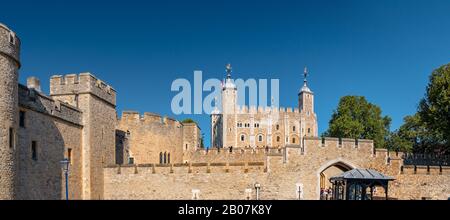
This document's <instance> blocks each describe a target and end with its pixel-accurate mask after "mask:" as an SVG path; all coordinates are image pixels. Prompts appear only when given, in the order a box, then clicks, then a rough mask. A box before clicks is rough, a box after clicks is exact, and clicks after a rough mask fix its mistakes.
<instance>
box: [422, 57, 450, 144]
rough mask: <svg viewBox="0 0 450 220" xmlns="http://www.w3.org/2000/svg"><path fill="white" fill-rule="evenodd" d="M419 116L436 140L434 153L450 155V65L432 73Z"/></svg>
mask: <svg viewBox="0 0 450 220" xmlns="http://www.w3.org/2000/svg"><path fill="white" fill-rule="evenodd" d="M418 114H419V115H420V118H421V120H422V122H423V123H424V126H425V127H426V128H427V130H428V131H429V132H430V133H431V134H432V136H433V137H434V138H435V139H434V141H433V142H434V143H435V144H436V145H435V147H434V151H438V152H441V153H450V140H449V139H450V63H449V64H446V65H443V66H441V67H439V68H438V69H436V70H434V71H433V72H432V73H431V76H430V81H429V83H428V86H427V89H426V94H425V97H424V98H423V99H422V100H421V101H420V104H419V108H418Z"/></svg>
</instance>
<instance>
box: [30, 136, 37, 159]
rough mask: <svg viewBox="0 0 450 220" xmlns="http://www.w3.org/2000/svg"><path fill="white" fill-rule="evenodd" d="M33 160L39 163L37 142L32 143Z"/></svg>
mask: <svg viewBox="0 0 450 220" xmlns="http://www.w3.org/2000/svg"><path fill="white" fill-rule="evenodd" d="M31 159H32V160H34V161H37V159H38V155H37V143H36V141H31Z"/></svg>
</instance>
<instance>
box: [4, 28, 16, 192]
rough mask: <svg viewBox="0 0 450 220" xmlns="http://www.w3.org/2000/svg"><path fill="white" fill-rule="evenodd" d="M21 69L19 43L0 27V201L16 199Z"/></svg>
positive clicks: (8, 31)
mask: <svg viewBox="0 0 450 220" xmlns="http://www.w3.org/2000/svg"><path fill="white" fill-rule="evenodd" d="M19 68H20V40H19V38H18V37H17V36H16V34H15V33H14V32H13V31H12V30H11V29H9V28H8V27H6V26H5V25H3V24H1V23H0V79H1V83H0V122H1V123H0V199H14V198H15V197H16V190H15V189H14V186H15V185H16V180H17V174H16V173H17V170H16V168H17V167H16V166H17V165H16V164H17V163H16V162H17V145H16V139H17V128H18V126H17V120H18V87H17V80H18V77H19V73H18V69H19Z"/></svg>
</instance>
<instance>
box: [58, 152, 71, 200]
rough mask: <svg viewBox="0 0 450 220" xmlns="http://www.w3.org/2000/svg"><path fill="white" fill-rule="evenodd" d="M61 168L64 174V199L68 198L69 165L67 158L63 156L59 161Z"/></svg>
mask: <svg viewBox="0 0 450 220" xmlns="http://www.w3.org/2000/svg"><path fill="white" fill-rule="evenodd" d="M60 163H61V168H62V169H63V170H64V176H65V178H66V200H69V165H70V161H69V159H67V158H64V159H63V160H61V161H60Z"/></svg>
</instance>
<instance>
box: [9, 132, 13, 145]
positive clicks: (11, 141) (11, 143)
mask: <svg viewBox="0 0 450 220" xmlns="http://www.w3.org/2000/svg"><path fill="white" fill-rule="evenodd" d="M13 147H14V128H9V148H13Z"/></svg>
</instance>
